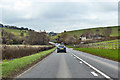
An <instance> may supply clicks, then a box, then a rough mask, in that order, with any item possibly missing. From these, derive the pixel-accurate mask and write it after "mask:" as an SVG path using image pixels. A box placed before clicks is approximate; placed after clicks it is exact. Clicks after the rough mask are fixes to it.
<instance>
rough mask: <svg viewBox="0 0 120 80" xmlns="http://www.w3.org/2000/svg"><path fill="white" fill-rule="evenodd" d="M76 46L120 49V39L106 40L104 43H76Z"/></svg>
mask: <svg viewBox="0 0 120 80" xmlns="http://www.w3.org/2000/svg"><path fill="white" fill-rule="evenodd" d="M74 47H81V48H99V49H120V41H114V42H104V43H90V44H79V45H74Z"/></svg>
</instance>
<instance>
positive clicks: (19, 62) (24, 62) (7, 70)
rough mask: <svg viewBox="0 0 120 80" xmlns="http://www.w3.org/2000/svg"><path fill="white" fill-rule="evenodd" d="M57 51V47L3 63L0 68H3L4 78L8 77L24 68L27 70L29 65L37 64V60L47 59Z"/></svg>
mask: <svg viewBox="0 0 120 80" xmlns="http://www.w3.org/2000/svg"><path fill="white" fill-rule="evenodd" d="M55 49H56V47H55V48H52V49H50V50H46V51H43V52H39V53H36V54H33V55H30V56H25V57H22V58H18V59H13V60H10V61H3V62H2V63H1V64H0V66H2V77H3V78H4V77H8V76H9V75H11V74H14V73H15V72H19V71H20V70H21V69H22V68H25V67H27V66H28V65H30V64H32V63H34V62H36V61H37V60H39V59H42V57H45V56H46V55H47V54H49V53H51V52H53V51H54V50H55Z"/></svg>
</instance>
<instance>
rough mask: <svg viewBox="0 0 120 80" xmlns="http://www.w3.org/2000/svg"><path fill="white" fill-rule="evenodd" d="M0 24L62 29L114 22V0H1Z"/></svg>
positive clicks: (116, 0) (90, 26)
mask: <svg viewBox="0 0 120 80" xmlns="http://www.w3.org/2000/svg"><path fill="white" fill-rule="evenodd" d="M0 12H1V13H0V18H1V19H0V23H3V24H6V25H16V26H19V27H28V28H31V29H34V30H37V31H39V30H46V31H54V32H62V31H64V30H67V31H70V30H78V29H85V28H92V27H103V26H113V25H118V0H97V2H96V1H95V0H79V1H78V0H69V2H68V1H65V0H63V1H62V0H51V1H50V0H1V2H0Z"/></svg>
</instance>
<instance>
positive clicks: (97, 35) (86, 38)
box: [80, 34, 103, 41]
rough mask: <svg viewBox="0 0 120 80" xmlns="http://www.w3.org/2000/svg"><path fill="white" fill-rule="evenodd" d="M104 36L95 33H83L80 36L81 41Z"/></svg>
mask: <svg viewBox="0 0 120 80" xmlns="http://www.w3.org/2000/svg"><path fill="white" fill-rule="evenodd" d="M102 38H103V36H102V35H99V34H95V35H92V34H82V35H81V36H80V40H81V41H87V40H94V39H102Z"/></svg>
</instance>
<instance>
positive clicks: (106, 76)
mask: <svg viewBox="0 0 120 80" xmlns="http://www.w3.org/2000/svg"><path fill="white" fill-rule="evenodd" d="M72 54H73V53H72ZM73 56H75V57H76V58H77V59H79V60H80V61H82V62H83V63H84V64H86V65H87V66H89V67H90V68H92V69H93V70H95V71H96V72H98V73H99V74H101V75H102V76H104V77H105V78H107V79H112V78H110V77H109V76H108V75H106V74H104V73H103V72H101V71H100V70H98V69H97V68H95V67H93V66H92V65H90V64H88V63H87V62H86V61H84V60H83V59H81V58H79V57H78V56H76V55H75V54H73Z"/></svg>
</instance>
